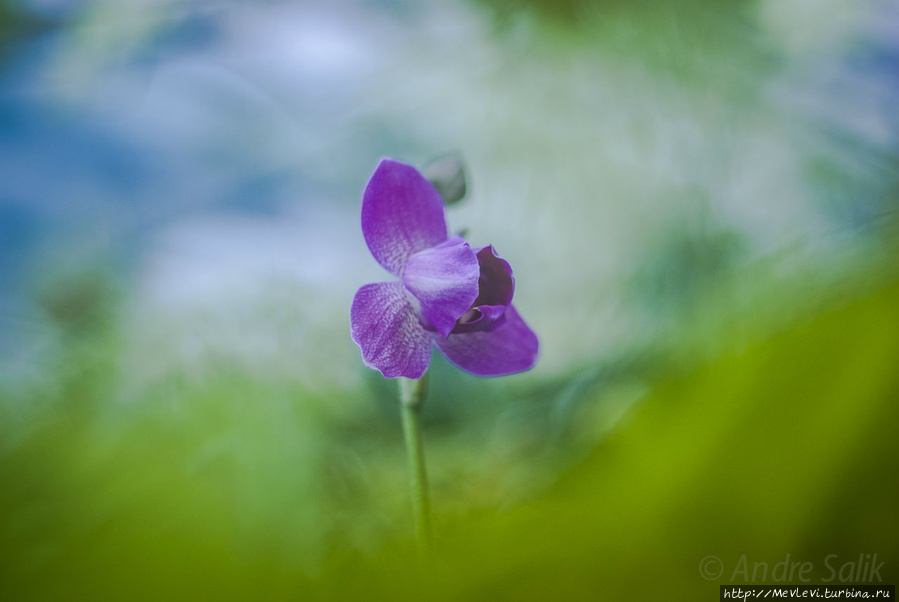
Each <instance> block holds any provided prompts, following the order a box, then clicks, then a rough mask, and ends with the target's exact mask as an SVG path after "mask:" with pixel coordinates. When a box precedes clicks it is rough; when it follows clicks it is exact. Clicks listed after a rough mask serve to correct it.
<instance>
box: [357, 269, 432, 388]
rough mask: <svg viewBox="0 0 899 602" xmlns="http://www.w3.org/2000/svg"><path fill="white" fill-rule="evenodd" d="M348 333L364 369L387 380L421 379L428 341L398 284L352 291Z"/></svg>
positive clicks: (428, 359) (427, 357)
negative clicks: (372, 369) (349, 331)
mask: <svg viewBox="0 0 899 602" xmlns="http://www.w3.org/2000/svg"><path fill="white" fill-rule="evenodd" d="M350 329H351V335H352V337H353V341H354V342H355V343H356V344H357V345H359V347H360V348H361V349H362V361H363V362H364V363H365V365H366V366H368V367H369V368H375V369H377V370H380V372H381V374H383V375H384V376H385V377H387V378H395V377H397V376H405V377H406V378H421V377H422V375H423V374H424V373H425V370H427V369H428V365H429V364H430V363H431V339H430V337H429V336H428V333H427V332H426V331H425V329H424V327H422V325H421V324H420V323H419V321H418V316H417V315H416V312H415V308H414V307H413V306H412V303H411V302H410V301H409V299H408V297H407V293H406V290H405V287H403V284H402V283H401V282H379V283H376V284H366V285H365V286H363V287H362V288H360V289H359V290H358V291H356V296H355V297H354V298H353V306H352V308H351V309H350Z"/></svg>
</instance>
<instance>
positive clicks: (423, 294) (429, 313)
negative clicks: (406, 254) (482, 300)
mask: <svg viewBox="0 0 899 602" xmlns="http://www.w3.org/2000/svg"><path fill="white" fill-rule="evenodd" d="M479 274H480V269H479V268H478V259H477V257H475V254H474V251H472V250H471V247H469V246H468V243H467V242H465V241H464V240H462V237H461V236H454V237H452V238H451V239H449V240H448V241H446V242H444V243H441V244H439V245H437V246H436V247H433V248H430V249H427V250H425V251H421V252H420V253H416V254H415V255H413V256H412V257H410V258H409V261H408V262H407V263H406V268H405V269H404V270H403V284H405V285H406V288H407V289H409V292H410V293H412V294H413V295H415V298H416V299H418V301H419V302H420V303H421V314H422V316H424V318H425V320H427V321H428V322H430V323H431V325H433V326H434V328H436V329H437V332H439V333H440V334H442V335H443V336H446V335H448V334H449V333H450V331H451V330H452V329H453V326H455V325H456V320H458V319H459V318H460V317H462V314H464V313H465V312H466V311H468V308H470V307H471V304H472V303H474V300H475V299H476V298H477V296H478V276H479Z"/></svg>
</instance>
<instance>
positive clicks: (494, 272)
mask: <svg viewBox="0 0 899 602" xmlns="http://www.w3.org/2000/svg"><path fill="white" fill-rule="evenodd" d="M475 253H476V254H477V256H478V264H479V265H480V267H481V276H480V278H479V279H478V290H479V292H478V298H477V299H476V300H475V302H474V304H475V305H508V304H509V303H511V302H512V295H513V293H514V292H515V278H514V277H513V276H512V266H510V265H509V262H507V261H506V260H505V259H503V258H501V257H500V256H499V255H497V254H496V251H494V250H493V246H492V245H487V246H486V247H480V248H478V249H475Z"/></svg>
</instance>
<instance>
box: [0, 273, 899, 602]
mask: <svg viewBox="0 0 899 602" xmlns="http://www.w3.org/2000/svg"><path fill="white" fill-rule="evenodd" d="M865 290H867V292H865V293H864V294H859V295H858V298H854V299H847V298H841V299H839V300H834V301H833V302H831V303H829V304H823V305H822V306H821V307H822V308H821V309H819V310H818V311H817V312H816V314H809V315H807V316H806V317H805V319H803V320H800V321H799V322H798V323H796V324H793V325H791V326H790V327H789V328H786V329H785V330H783V331H781V332H779V333H776V334H774V335H772V336H771V337H769V338H768V339H767V340H765V341H763V342H760V343H754V344H751V345H749V346H738V345H733V346H731V347H730V348H729V347H727V346H726V345H725V346H724V348H723V350H722V351H721V353H719V354H716V358H717V359H714V360H713V361H710V362H705V363H704V365H698V366H692V367H690V368H689V369H686V370H683V369H679V368H675V366H676V365H682V364H683V362H682V360H678V359H677V358H676V357H675V355H674V354H672V355H671V356H669V357H667V358H665V357H663V358H661V359H656V360H654V361H653V365H654V368H653V370H652V371H651V372H652V373H653V374H655V375H657V376H656V377H655V378H656V381H657V383H656V385H655V386H653V387H652V391H651V392H650V393H649V394H648V395H646V396H644V397H643V398H642V399H640V400H639V401H638V402H637V403H636V404H634V405H632V406H630V409H629V410H628V411H627V412H626V413H625V414H624V417H623V419H621V420H620V421H618V422H617V423H615V424H616V426H615V428H613V429H612V430H611V431H610V432H609V434H608V435H607V436H604V437H603V436H600V435H597V432H598V431H599V430H600V429H601V427H602V425H603V424H607V423H608V420H607V418H605V417H606V416H607V414H608V413H609V412H610V411H612V410H610V408H612V407H614V403H615V399H616V397H620V396H621V395H624V393H622V392H621V391H622V390H623V389H622V386H611V387H609V386H600V385H598V384H596V383H597V382H598V381H596V379H594V382H593V383H592V384H587V385H584V386H583V391H581V397H582V399H581V400H580V401H579V404H578V410H577V413H576V416H575V418H574V419H573V420H570V421H569V424H577V425H578V426H577V429H576V430H571V428H569V430H567V431H562V432H559V431H558V430H557V429H556V427H555V426H554V424H555V423H554V420H553V418H552V416H551V415H550V414H540V412H541V411H542V410H541V409H540V408H543V407H544V406H547V407H548V406H550V405H553V406H557V405H558V404H557V403H555V402H554V403H553V404H550V403H549V400H550V399H552V400H558V399H559V395H560V394H559V391H558V390H556V389H554V388H553V387H554V386H553V385H547V384H542V385H539V386H535V385H533V384H531V385H527V386H525V385H526V384H527V381H523V382H524V384H522V381H516V380H515V379H499V380H478V379H474V378H471V379H464V378H463V379H459V378H458V375H457V374H456V373H455V372H453V371H451V370H449V369H448V368H447V367H446V366H445V365H444V364H441V363H438V364H437V366H436V367H435V369H434V374H433V376H432V387H433V390H434V394H433V396H432V399H431V400H430V403H431V405H430V406H426V411H425V417H426V423H427V422H428V421H430V423H429V424H426V436H427V438H428V452H429V454H430V458H429V460H430V463H431V472H432V480H433V489H434V491H433V494H434V502H435V511H436V530H437V547H438V551H437V558H436V561H435V562H436V569H435V571H434V573H433V575H432V576H431V577H430V578H428V579H426V578H425V577H424V576H423V575H422V573H421V572H420V570H419V568H418V567H417V563H416V561H415V558H414V555H413V553H414V545H413V543H414V542H413V541H412V540H411V535H410V530H411V519H410V518H409V515H408V507H407V504H408V501H407V497H406V490H405V482H404V477H405V474H404V467H403V452H402V449H401V436H400V433H399V426H398V417H397V416H396V415H395V407H394V405H393V404H394V403H395V401H394V397H393V395H394V391H393V387H392V385H393V383H392V382H384V381H382V380H381V379H380V378H372V379H371V381H370V387H369V389H368V393H366V394H365V395H364V396H363V397H364V399H346V398H341V397H338V396H336V395H328V394H326V393H322V392H318V393H312V392H310V391H308V390H304V389H303V388H302V386H300V385H299V384H298V383H267V382H262V381H260V380H259V379H254V378H252V377H250V376H249V375H241V374H240V373H236V372H234V371H229V370H227V369H226V368H227V367H225V366H223V367H222V369H221V370H219V371H217V372H215V373H213V374H211V375H207V376H206V377H205V378H203V379H200V380H195V381H192V382H191V381H185V382H183V383H175V384H172V385H171V387H170V388H169V389H167V390H159V391H153V392H150V393H147V394H146V395H147V398H140V399H135V400H132V401H131V402H130V403H121V401H120V400H119V401H115V400H113V399H112V398H111V396H110V395H109V392H110V391H113V390H115V387H114V385H115V380H116V379H117V378H120V376H118V375H116V374H115V373H114V370H111V369H108V368H109V365H111V363H112V362H111V358H112V357H113V355H114V353H115V351H116V349H117V343H116V335H115V333H114V328H112V327H111V326H110V324H108V323H107V322H105V321H103V320H102V319H100V318H97V319H96V320H94V321H91V319H90V316H88V317H86V318H84V320H83V321H82V322H81V326H79V327H78V328H73V329H71V330H70V331H68V332H66V333H65V336H67V337H69V340H68V342H67V343H66V345H67V346H68V348H69V350H70V354H71V355H70V356H69V357H67V358H62V360H61V365H62V366H64V368H61V369H60V376H59V379H58V381H57V382H55V383H48V384H46V386H45V388H44V390H40V391H36V392H32V393H31V395H32V397H30V398H29V399H20V400H16V399H12V398H10V396H9V395H7V396H6V398H5V399H4V403H3V404H0V407H2V408H3V412H4V415H3V416H2V421H0V441H2V448H0V450H2V451H0V482H2V488H0V554H2V559H0V588H2V594H3V595H2V599H4V600H17V601H18V600H42V601H44V600H269V599H271V600H305V599H333V600H343V599H367V600H381V599H383V600H402V599H410V600H413V599H415V600H422V599H424V600H439V599H447V600H463V599H503V600H529V599H533V600H547V599H612V600H614V599H645V600H649V599H664V598H667V597H671V598H672V599H684V600H713V599H716V596H717V590H718V585H719V584H726V583H744V582H747V581H751V579H746V578H745V575H744V574H742V573H739V572H738V568H739V566H740V562H741V559H743V560H742V562H744V564H745V565H746V566H747V567H748V570H749V571H750V572H749V573H746V575H749V576H751V574H752V573H751V571H752V568H753V566H754V565H756V564H757V563H766V564H767V566H768V567H770V569H772V570H773V568H774V566H775V565H776V564H777V563H780V562H782V561H784V560H787V561H788V562H797V561H798V562H809V563H811V564H812V565H813V569H812V570H811V572H810V573H809V572H807V573H806V577H807V578H808V579H809V580H810V582H811V583H820V582H821V581H822V579H827V578H828V577H834V575H833V574H832V573H831V572H830V569H829V567H834V569H836V570H840V568H841V566H842V565H843V564H845V563H847V562H856V563H857V562H858V560H859V557H860V555H866V554H867V555H874V554H876V555H877V562H878V563H883V567H882V568H881V569H880V572H879V576H881V577H882V578H883V580H884V582H887V583H890V582H893V583H894V582H895V580H896V575H897V572H896V567H897V563H899V558H897V554H896V550H897V547H896V545H895V542H896V541H897V535H899V524H897V514H896V502H897V500H899V482H897V479H896V478H895V476H896V473H895V466H896V464H895V463H896V459H897V457H899V456H897V451H899V440H897V438H896V437H895V428H896V425H897V424H899V406H897V403H896V402H897V401H899V370H897V369H896V368H897V365H899V361H897V360H899V312H897V311H896V308H897V307H899V285H897V283H896V281H895V279H894V278H886V279H885V282H881V283H880V284H878V285H877V286H869V287H868V288H867V289H865ZM659 375H660V376H659ZM599 380H601V379H599ZM619 380H620V379H619ZM626 388H627V387H624V389H626ZM494 398H495V399H494ZM454 400H455V401H454ZM26 402H27V403H26ZM452 403H456V404H458V405H460V406H461V407H463V408H465V407H475V406H477V407H480V408H481V409H480V410H479V411H480V414H478V416H479V418H478V419H477V421H475V420H470V421H468V422H467V423H465V421H464V420H463V424H461V425H460V424H453V421H452V420H447V419H445V416H444V418H441V415H442V413H443V414H445V413H446V411H445V408H446V406H447V404H452ZM466 404H467V405H466ZM485 408H486V409H485ZM510 411H512V412H514V411H520V412H523V413H525V414H528V413H531V414H532V415H531V417H530V418H529V419H528V420H522V421H519V422H518V423H516V424H517V425H518V426H517V427H515V429H516V430H508V432H506V431H504V430H503V428H506V427H502V426H501V425H503V424H507V423H508V421H505V422H504V421H503V420H500V419H499V417H500V416H502V415H504V413H508V412H510ZM447 415H453V414H447ZM463 415H464V412H463ZM455 416H456V420H459V418H458V413H457V414H455ZM479 425H480V426H479ZM509 428H511V427H509ZM529 432H530V433H531V434H530V435H528V433H529ZM584 433H592V434H590V435H589V436H586V435H584ZM553 437H555V439H553ZM590 437H592V439H591V438H590ZM572 441H582V442H583V441H588V444H582V445H580V447H578V446H577V445H574V444H573V443H572ZM591 441H592V442H596V444H595V445H594V444H593V443H589V442H591ZM504 446H505V447H504ZM558 450H565V453H562V454H560V453H559V452H558ZM560 456H562V457H563V460H560V459H559V457H560ZM565 466H568V468H565ZM555 470H561V471H562V472H561V474H562V476H561V477H559V478H558V479H556V480H555V482H554V483H553V482H552V481H553V479H552V478H551V477H549V478H543V479H542V480H541V474H543V475H552V474H554V471H555ZM519 481H523V483H524V484H522V483H519ZM833 555H836V556H833ZM709 557H714V558H713V559H712V560H707V558H709ZM866 558H867V557H865V556H862V560H863V561H864V560H865V559H866ZM716 562H717V564H716ZM759 566H761V565H759ZM759 570H761V569H759ZM845 571H846V572H842V573H840V575H839V576H837V577H836V579H835V581H834V584H836V583H839V582H840V581H841V580H842V579H843V578H845V577H854V578H851V579H850V580H851V581H857V580H858V577H859V576H861V573H860V572H854V570H853V569H851V568H847V569H846V570H845ZM759 575H760V573H759ZM781 580H783V578H781ZM755 581H756V582H758V583H763V582H769V583H770V582H777V581H775V580H774V579H771V578H768V579H763V578H762V577H760V576H757V577H756V578H755ZM788 582H789V581H788ZM792 582H797V583H798V582H800V581H799V580H798V579H793V580H792ZM636 592H639V593H636Z"/></svg>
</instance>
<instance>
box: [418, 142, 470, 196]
mask: <svg viewBox="0 0 899 602" xmlns="http://www.w3.org/2000/svg"><path fill="white" fill-rule="evenodd" d="M422 174H423V175H424V177H425V178H427V180H428V181H429V182H430V183H431V184H432V185H433V186H434V188H436V189H437V192H438V193H439V194H440V197H441V198H442V199H443V202H444V204H446V205H447V206H449V205H455V204H456V203H458V202H459V201H461V200H462V199H463V198H464V197H465V192H466V184H465V163H463V161H462V158H461V157H460V156H459V155H456V154H451V155H445V156H443V157H440V158H438V159H434V160H433V161H431V162H430V163H428V165H427V166H426V167H425V168H424V169H423V170H422Z"/></svg>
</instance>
